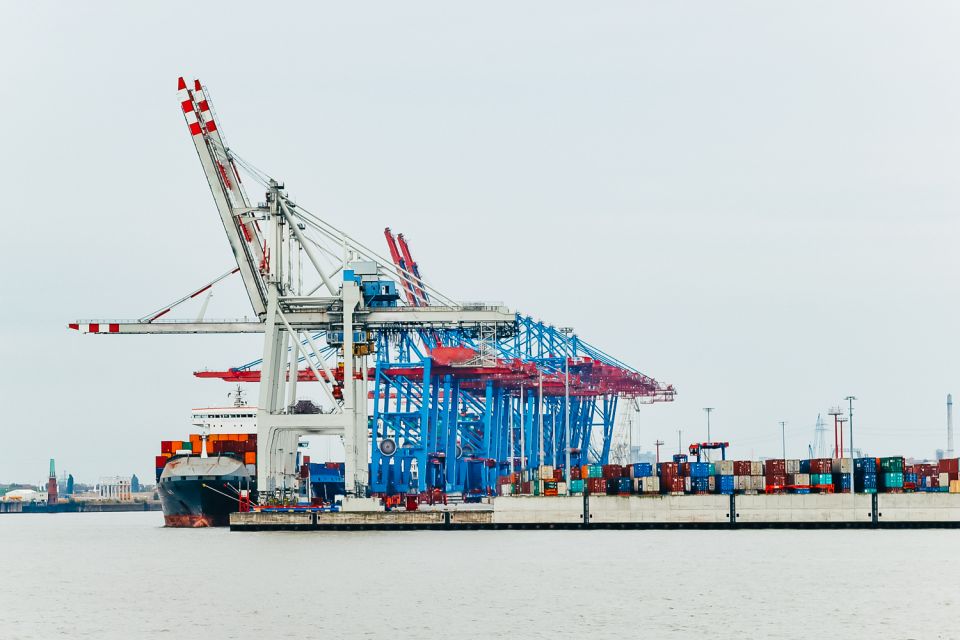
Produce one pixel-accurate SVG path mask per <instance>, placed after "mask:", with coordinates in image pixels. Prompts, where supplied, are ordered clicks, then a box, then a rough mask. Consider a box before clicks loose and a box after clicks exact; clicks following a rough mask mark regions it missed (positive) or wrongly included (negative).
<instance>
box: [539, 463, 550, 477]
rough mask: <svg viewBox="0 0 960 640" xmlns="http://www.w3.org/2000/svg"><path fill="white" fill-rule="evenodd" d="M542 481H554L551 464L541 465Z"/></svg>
mask: <svg viewBox="0 0 960 640" xmlns="http://www.w3.org/2000/svg"><path fill="white" fill-rule="evenodd" d="M540 479H541V480H546V479H553V467H552V466H550V465H549V464H542V465H540Z"/></svg>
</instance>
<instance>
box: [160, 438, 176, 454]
mask: <svg viewBox="0 0 960 640" xmlns="http://www.w3.org/2000/svg"><path fill="white" fill-rule="evenodd" d="M160 453H173V441H172V440H161V441H160Z"/></svg>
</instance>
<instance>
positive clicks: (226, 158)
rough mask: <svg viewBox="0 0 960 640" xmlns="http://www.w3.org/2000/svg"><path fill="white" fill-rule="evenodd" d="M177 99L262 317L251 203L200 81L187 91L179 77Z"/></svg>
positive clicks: (259, 251) (259, 250)
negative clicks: (250, 212) (250, 211)
mask: <svg viewBox="0 0 960 640" xmlns="http://www.w3.org/2000/svg"><path fill="white" fill-rule="evenodd" d="M177 96H178V98H179V100H180V107H181V110H182V111H183V117H184V119H185V120H186V122H187V128H188V129H189V131H190V135H191V137H192V138H193V144H194V146H195V147H196V149H197V155H198V156H199V157H200V165H201V166H202V167H203V173H204V175H205V176H206V178H207V183H208V184H209V185H210V192H211V193H212V194H213V200H214V202H215V203H216V205H217V211H218V212H219V213H220V221H221V222H222V223H223V229H224V231H225V232H226V234H227V240H228V242H229V243H230V249H231V250H232V251H233V255H234V257H235V258H236V260H237V267H239V269H240V275H241V277H242V278H243V284H244V287H245V288H246V290H247V295H248V296H249V298H250V304H251V305H252V306H253V310H254V312H255V313H256V314H257V316H259V317H261V318H262V317H263V316H264V315H265V314H266V312H267V296H266V284H265V283H264V281H263V278H262V276H261V275H260V265H261V264H262V263H263V239H262V237H261V233H260V230H259V228H258V227H257V224H256V220H254V219H253V218H252V216H250V215H249V209H250V202H249V200H248V199H247V196H246V194H245V193H244V191H243V187H242V185H241V182H240V175H239V174H238V173H237V170H236V166H235V164H234V162H233V159H232V157H231V156H230V152H229V151H228V150H227V148H226V146H225V145H224V144H223V137H222V136H221V134H220V128H219V127H218V125H217V123H216V122H215V121H214V117H213V111H212V109H211V105H210V100H209V98H208V97H207V96H206V91H205V90H204V88H203V86H202V85H201V84H200V81H199V80H195V81H194V86H193V89H190V88H188V87H187V83H186V82H185V81H184V79H183V78H180V79H179V82H178V85H177Z"/></svg>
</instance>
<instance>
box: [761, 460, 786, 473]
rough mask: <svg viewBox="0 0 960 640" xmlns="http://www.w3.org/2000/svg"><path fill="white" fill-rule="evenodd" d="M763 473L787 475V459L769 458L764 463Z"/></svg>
mask: <svg viewBox="0 0 960 640" xmlns="http://www.w3.org/2000/svg"><path fill="white" fill-rule="evenodd" d="M763 475H765V476H771V477H779V476H785V475H787V461H786V460H776V459H774V460H767V461H765V462H764V463H763Z"/></svg>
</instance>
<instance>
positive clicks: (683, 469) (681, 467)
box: [677, 462, 690, 478]
mask: <svg viewBox="0 0 960 640" xmlns="http://www.w3.org/2000/svg"><path fill="white" fill-rule="evenodd" d="M677 475H678V476H680V477H681V478H686V477H687V476H688V475H690V463H689V462H681V463H680V464H678V465H677Z"/></svg>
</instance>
